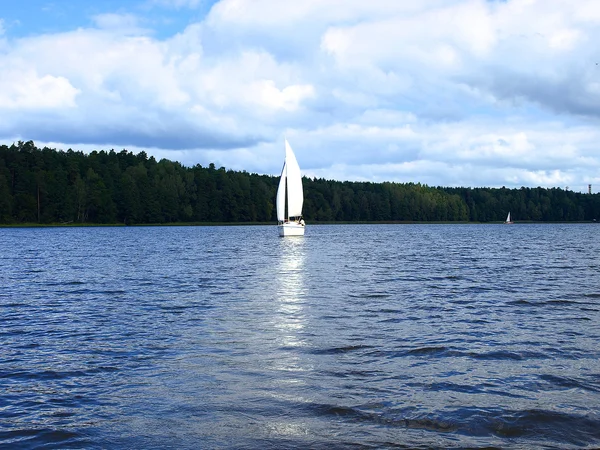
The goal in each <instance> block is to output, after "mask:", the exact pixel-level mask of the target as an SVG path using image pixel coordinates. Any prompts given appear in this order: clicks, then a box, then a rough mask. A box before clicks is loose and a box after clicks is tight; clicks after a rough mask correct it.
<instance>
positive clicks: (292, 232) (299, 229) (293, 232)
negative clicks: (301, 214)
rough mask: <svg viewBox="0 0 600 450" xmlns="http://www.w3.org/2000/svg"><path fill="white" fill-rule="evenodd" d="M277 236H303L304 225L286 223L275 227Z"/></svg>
mask: <svg viewBox="0 0 600 450" xmlns="http://www.w3.org/2000/svg"><path fill="white" fill-rule="evenodd" d="M277 228H279V236H304V228H305V227H304V225H300V224H299V223H297V222H288V223H284V224H281V225H277Z"/></svg>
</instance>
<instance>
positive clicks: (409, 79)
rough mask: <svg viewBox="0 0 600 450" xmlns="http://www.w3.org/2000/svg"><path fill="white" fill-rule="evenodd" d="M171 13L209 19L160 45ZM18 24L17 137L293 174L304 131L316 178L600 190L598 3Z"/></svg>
mask: <svg viewBox="0 0 600 450" xmlns="http://www.w3.org/2000/svg"><path fill="white" fill-rule="evenodd" d="M201 9H203V10H205V13H202V14H200V13H198V11H200V10H201ZM167 10H169V11H171V12H174V11H175V12H176V13H177V14H180V15H181V16H180V17H179V18H180V19H181V18H182V17H184V16H183V15H186V16H185V17H191V18H192V19H190V20H189V21H188V22H187V23H186V24H185V26H182V27H181V28H180V29H178V30H177V31H176V32H174V33H170V34H169V35H168V36H167V37H159V36H162V35H163V34H164V30H162V31H161V27H162V26H163V25H164V24H162V23H161V21H160V20H157V19H156V18H157V17H159V15H158V14H157V12H161V11H167ZM195 13H197V15H195ZM0 14H1V13H0ZM2 19H3V18H2V17H1V16H0V141H1V142H5V143H10V142H12V141H13V140H16V139H27V140H29V139H32V140H34V141H35V142H36V143H37V144H38V145H40V144H41V145H44V144H46V143H48V144H51V145H52V146H54V147H58V148H65V149H66V148H69V147H70V148H76V149H83V150H92V149H110V148H115V149H121V148H127V149H130V150H133V151H137V150H145V151H147V152H148V153H150V154H153V155H155V156H156V157H159V158H160V157H166V158H170V159H177V160H179V161H181V162H183V163H184V164H187V165H193V164H197V163H199V164H202V165H207V164H208V163H210V162H215V163H216V164H217V165H224V166H226V167H228V168H233V169H239V170H242V169H243V170H248V171H252V172H259V173H271V174H277V173H278V171H279V169H280V166H281V160H282V158H283V137H284V136H286V137H287V138H288V140H289V141H290V142H291V144H292V146H293V147H294V148H295V150H296V153H297V157H298V160H299V162H300V164H301V166H302V169H303V171H304V173H305V174H307V175H309V176H317V177H324V178H333V179H339V180H366V181H375V182H379V181H399V182H409V181H412V182H422V183H427V184H430V185H436V186H437V185H442V186H503V185H504V186H507V187H518V186H522V185H524V186H560V187H566V186H569V187H570V188H571V189H574V190H586V189H587V184H588V183H592V184H599V185H600V170H599V169H600V152H599V151H598V144H597V143H598V142H599V141H600V127H599V125H600V65H598V63H600V50H598V47H597V45H596V43H597V42H599V41H600V4H599V3H598V2H597V1H595V0H577V1H572V2H564V1H560V0H545V1H541V0H507V1H485V0H423V1H421V2H398V1H395V0H371V1H369V2H364V1H362V0H343V1H342V0H325V1H321V0H319V1H317V0H305V1H303V2H281V1H279V0H221V1H218V2H216V3H214V4H212V5H207V3H206V2H202V1H195V0H187V1H184V0H153V1H146V2H141V1H140V3H139V4H137V6H136V7H134V6H131V7H130V8H129V9H128V10H126V11H125V10H119V11H105V12H102V13H95V14H90V17H89V21H88V22H86V23H83V24H78V23H74V24H73V25H72V26H71V27H67V28H65V29H64V30H62V31H60V32H52V33H44V32H41V31H40V32H37V33H36V32H35V30H34V32H31V33H28V34H23V35H16V34H15V35H13V34H12V33H11V30H12V28H7V27H6V25H5V24H6V23H7V21H6V20H2Z"/></svg>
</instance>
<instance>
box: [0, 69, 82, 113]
mask: <svg viewBox="0 0 600 450" xmlns="http://www.w3.org/2000/svg"><path fill="white" fill-rule="evenodd" d="M79 93H80V91H79V90H78V89H76V88H74V87H73V86H72V85H71V83H70V82H69V80H68V79H66V78H64V77H61V76H58V77H57V76H53V75H42V76H40V75H38V74H37V73H36V72H35V71H34V70H27V71H23V70H16V69H14V68H10V69H8V70H4V71H1V72H0V110H2V109H5V110H6V109H8V110H32V109H34V110H35V109H42V110H45V109H62V108H74V107H75V106H76V101H75V100H76V97H77V95H78V94H79ZM9 114H10V113H9Z"/></svg>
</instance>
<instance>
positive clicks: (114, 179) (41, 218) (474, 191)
mask: <svg viewBox="0 0 600 450" xmlns="http://www.w3.org/2000/svg"><path fill="white" fill-rule="evenodd" d="M278 182H279V178H278V177H277V176H270V175H258V174H253V173H248V172H245V171H243V172H238V171H233V170H226V169H225V168H224V167H221V168H216V167H215V165H214V164H210V165H209V166H208V167H203V166H201V165H199V164H198V165H195V166H193V167H185V166H183V165H182V164H180V163H178V162H173V161H169V160H167V159H162V160H160V161H156V159H155V158H154V157H148V155H147V154H146V153H145V152H140V153H138V154H134V153H132V152H130V151H127V150H122V151H120V152H115V151H114V150H110V151H104V150H103V151H93V152H91V153H89V154H86V153H83V152H81V151H73V150H71V149H69V150H67V151H62V150H56V149H51V148H47V147H44V148H42V149H40V148H37V147H36V146H35V144H34V142H32V141H28V142H22V141H19V142H18V143H16V144H13V145H11V146H10V147H9V146H6V145H2V146H0V223H1V224H17V225H18V224H33V223H39V224H118V223H119V224H132V225H133V224H164V223H251V222H253V223H256V222H273V223H275V222H276V217H275V206H274V202H275V192H276V190H277V184H278ZM303 184H304V191H305V192H304V196H305V201H304V217H305V219H306V220H307V222H313V223H314V222H391V221H398V222H402V221H405V222H411V221H418V222H447V221H449V222H455V221H460V222H492V221H503V220H504V219H505V217H506V214H507V213H508V211H511V214H512V217H513V219H514V220H516V221H594V220H597V219H598V220H599V221H600V194H582V193H577V192H572V191H568V190H563V189H560V188H552V189H545V188H540V187H538V188H525V187H522V188H520V189H507V188H499V189H496V188H483V187H482V188H449V187H430V186H427V185H423V184H420V183H388V182H385V183H368V182H347V181H346V182H341V181H332V180H325V179H311V178H307V177H304V179H303Z"/></svg>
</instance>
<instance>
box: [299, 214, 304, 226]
mask: <svg viewBox="0 0 600 450" xmlns="http://www.w3.org/2000/svg"><path fill="white" fill-rule="evenodd" d="M298 223H299V224H300V225H302V226H304V225H305V223H304V218H303V217H302V216H300V220H298Z"/></svg>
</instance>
